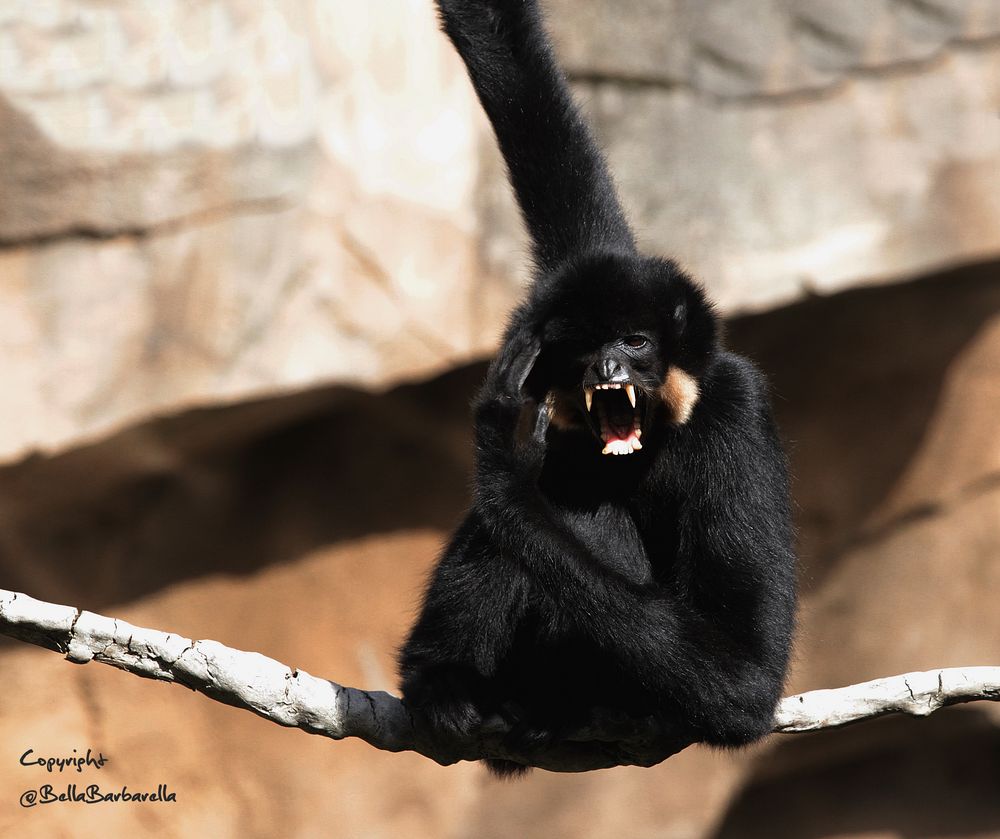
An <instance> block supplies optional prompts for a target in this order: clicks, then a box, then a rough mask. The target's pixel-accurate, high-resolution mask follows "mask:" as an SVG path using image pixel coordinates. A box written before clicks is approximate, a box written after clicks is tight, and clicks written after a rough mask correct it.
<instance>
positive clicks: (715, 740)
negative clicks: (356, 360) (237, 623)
mask: <svg viewBox="0 0 1000 839" xmlns="http://www.w3.org/2000/svg"><path fill="white" fill-rule="evenodd" d="M437 5H438V11H439V14H440V18H441V21H442V24H443V28H444V31H445V32H446V33H447V35H448V37H449V38H450V39H451V41H452V43H453V44H454V46H455V48H456V49H457V50H458V52H459V54H460V55H461V57H462V59H463V60H464V61H465V64H466V66H467V68H468V71H469V76H470V77H471V79H472V83H473V86H474V87H475V91H476V93H477V95H478V97H479V100H480V102H481V103H482V106H483V108H484V109H485V111H486V113H487V115H488V116H489V119H490V121H491V122H492V125H493V128H494V130H495V133H496V137H497V140H498V142H499V145H500V149H501V151H502V152H503V156H504V159H505V161H506V163H507V168H508V172H509V176H510V181H511V184H512V186H513V188H514V191H515V193H516V195H517V199H518V203H519V205H520V209H521V212H522V215H523V218H524V221H525V224H526V226H527V228H528V231H529V233H530V236H531V240H532V247H533V256H534V267H535V271H534V279H533V283H532V285H531V287H530V290H529V291H528V293H527V297H526V299H525V300H524V302H522V303H521V304H520V305H519V306H518V307H517V308H516V309H515V311H514V312H513V314H512V316H511V318H510V322H509V325H508V328H507V331H506V333H505V336H504V339H503V343H502V346H501V348H500V350H499V352H498V354H497V356H496V358H495V359H494V361H493V362H492V364H491V366H490V368H489V372H488V373H487V376H486V381H485V384H484V385H483V387H482V389H481V391H480V393H479V395H478V397H477V399H476V402H475V444H476V473H475V490H474V497H473V500H472V504H471V509H470V510H469V512H468V514H467V515H466V517H465V519H464V521H463V522H462V524H461V525H460V526H459V527H458V529H457V531H456V532H455V534H454V535H453V536H452V538H451V540H450V543H449V545H448V546H447V548H446V549H445V550H444V552H443V555H442V556H441V558H440V560H439V562H438V565H437V567H436V568H435V570H434V572H433V575H432V578H431V580H430V582H429V585H428V587H427V590H426V594H425V597H424V601H423V607H422V610H421V613H420V616H419V618H418V620H417V622H416V624H415V626H414V627H413V629H412V630H411V632H410V635H409V638H408V639H407V641H406V642H405V644H404V646H403V648H402V650H401V653H400V659H399V661H400V672H401V678H402V691H403V698H404V701H405V703H406V705H407V706H408V707H409V708H410V709H411V710H412V711H414V712H415V713H417V714H419V715H421V716H422V717H423V718H424V719H426V721H427V722H428V724H429V725H431V726H432V727H434V728H435V729H437V730H440V731H443V732H446V733H449V734H456V735H460V736H461V735H468V734H470V733H474V732H475V731H476V730H477V728H478V727H479V726H480V725H481V724H482V723H483V721H484V720H486V719H490V718H494V719H495V718H496V717H497V716H499V717H500V718H502V719H503V720H505V721H506V723H507V724H508V725H509V732H510V733H509V735H508V743H507V745H509V747H510V748H511V749H512V750H513V751H515V752H516V753H517V754H523V755H524V761H525V764H521V763H518V762H514V761H512V760H488V761H487V764H488V765H489V767H490V768H491V770H492V771H493V772H495V773H496V774H499V775H512V774H516V773H518V772H520V771H523V770H524V769H526V768H527V766H528V765H530V763H531V753H532V750H535V749H544V748H545V747H547V746H551V745H552V744H553V743H555V742H558V741H559V740H560V739H561V738H563V737H565V736H566V735H567V734H568V733H569V732H571V731H573V730H574V729H577V728H579V727H581V726H585V725H586V724H587V723H588V721H589V720H590V719H591V718H592V717H591V715H592V712H593V711H594V709H595V708H597V707H610V708H612V709H613V710H614V711H615V712H617V713H622V714H625V715H629V716H631V715H634V716H636V717H653V718H655V719H657V720H659V721H662V722H663V724H664V725H666V726H669V727H671V728H672V729H673V730H676V731H678V732H681V733H683V735H684V736H686V737H687V738H689V740H688V741H689V742H704V743H707V744H711V745H714V746H723V747H732V746H741V745H744V744H747V743H750V742H752V741H754V740H756V739H758V738H760V737H762V736H763V735H765V734H767V733H768V731H770V730H771V727H772V719H773V714H774V709H775V705H776V703H777V701H778V699H779V697H780V696H781V690H782V684H783V681H784V678H785V673H786V669H787V666H788V659H789V648H790V643H791V637H792V630H793V621H794V611H795V556H794V552H793V548H792V541H793V540H792V529H791V525H790V516H789V501H788V481H787V474H786V464H785V457H784V454H783V451H782V447H781V444H780V442H779V439H778V436H777V433H776V430H775V426H774V422H773V420H772V418H771V411H770V407H769V398H768V394H767V385H766V383H765V381H764V379H763V377H762V375H761V374H760V373H759V372H758V371H757V370H756V369H755V368H754V366H753V365H752V364H751V363H750V362H749V361H747V360H746V359H743V358H741V357H739V356H737V355H733V354H732V353H729V352H727V351H725V349H723V347H722V346H721V344H720V338H719V335H718V329H717V319H716V316H715V314H714V313H713V310H712V306H711V304H710V303H709V302H708V301H707V300H706V298H705V295H704V292H703V291H702V289H701V288H700V287H699V286H698V285H696V284H695V283H694V282H693V281H692V280H691V279H690V278H689V277H688V276H686V275H685V274H684V273H683V272H682V271H681V270H680V269H679V268H678V267H677V266H676V265H675V264H674V263H672V262H670V261H669V260H665V259H661V258H658V257H651V256H644V255H641V254H639V253H638V252H637V250H636V246H635V241H634V238H633V234H632V231H631V230H630V228H629V225H628V223H627V221H626V220H625V216H624V213H623V211H622V209H621V206H620V204H619V201H618V198H617V196H616V193H615V187H614V184H613V183H612V180H611V178H610V175H609V174H608V170H607V166H606V163H605V160H604V158H603V156H602V155H601V153H600V152H599V151H598V149H597V146H596V145H595V142H594V140H593V138H592V137H591V135H590V132H589V130H588V128H587V125H586V124H585V122H584V121H583V119H582V118H581V116H580V114H579V112H578V111H577V109H576V107H575V106H574V104H573V101H572V99H571V96H570V93H569V90H568V86H567V83H566V81H565V78H564V76H563V75H562V73H561V72H560V70H559V68H558V67H557V65H556V63H555V60H554V58H553V53H552V48H551V46H550V43H549V41H548V38H547V36H546V33H545V30H544V27H543V22H542V19H541V13H540V10H539V8H538V4H537V2H536V0H438V2H437Z"/></svg>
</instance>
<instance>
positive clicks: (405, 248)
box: [0, 0, 1000, 462]
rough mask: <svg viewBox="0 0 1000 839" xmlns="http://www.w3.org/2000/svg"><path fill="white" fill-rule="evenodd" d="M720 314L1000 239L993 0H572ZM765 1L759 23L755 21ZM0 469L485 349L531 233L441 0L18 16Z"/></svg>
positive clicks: (608, 126) (594, 63) (642, 218)
mask: <svg viewBox="0 0 1000 839" xmlns="http://www.w3.org/2000/svg"><path fill="white" fill-rule="evenodd" d="M547 7H548V8H549V11H550V18H551V22H552V26H553V29H554V31H555V34H556V36H557V40H558V42H559V46H560V50H561V52H562V53H563V55H564V56H565V59H566V62H567V65H568V67H569V68H570V71H571V73H572V74H573V76H574V77H575V78H576V79H577V83H578V89H579V92H580V93H581V95H582V96H583V98H584V100H585V102H586V105H587V109H588V110H589V111H590V112H591V113H592V114H593V116H594V119H595V121H596V125H597V130H598V134H599V136H600V138H601V140H602V142H603V143H604V144H605V145H606V146H607V148H608V151H609V154H610V156H611V159H612V164H613V166H614V169H615V171H616V173H617V175H618V178H619V181H620V183H621V186H622V190H623V193H624V197H625V201H626V204H627V205H628V206H629V208H630V210H631V212H632V215H633V216H634V218H635V221H636V223H637V225H638V227H639V229H640V230H641V232H642V236H643V238H644V240H645V242H646V243H647V244H648V245H649V246H650V247H651V248H652V249H654V250H660V251H663V252H665V253H669V254H672V255H676V256H677V257H679V258H680V259H681V260H683V261H684V262H685V263H686V264H687V265H689V266H690V267H691V268H692V270H693V271H694V272H695V273H696V274H697V275H698V276H699V277H701V278H702V279H703V280H704V281H705V283H706V284H707V285H708V286H709V288H710V289H711V291H712V292H713V294H714V295H715V296H716V297H717V298H718V300H719V301H720V303H721V304H722V306H723V308H724V309H725V310H727V311H730V312H733V311H744V310H752V309H766V308H769V307H772V306H775V305H778V304H783V303H786V302H788V301H791V300H795V299H798V298H801V297H803V296H804V295H809V294H812V293H814V292H820V293H827V292H830V291H832V290H836V289H841V288H845V287H850V286H855V285H861V284H867V283H871V282H876V281H882V280H887V279H899V278H903V277H906V276H909V275H911V274H912V273H913V272H917V271H924V270H929V269H930V268H933V267H936V266H941V265H946V264H951V263H956V262H960V261H969V260H974V259H981V258H986V257H989V256H990V255H996V254H997V253H1000V232H998V231H1000V203H998V202H1000V199H998V196H1000V123H998V121H997V118H996V114H997V113H998V111H1000V46H998V42H997V38H998V37H1000V21H998V16H1000V12H998V9H997V5H996V3H995V2H992V0H965V2H962V1H961V0H931V2H924V1H923V0H921V2H919V3H917V2H895V1H893V2H890V0H879V2H877V3H867V2H850V3H829V2H825V0H796V2H791V3H777V2H760V3H754V4H750V6H747V5H746V4H739V5H737V4H733V3H729V2H713V3H681V2H674V0H630V2H628V3H622V2H617V0H616V1H615V2H612V0H579V2H577V0H573V2H572V3H571V2H568V0H549V2H548V3H547ZM748 10H752V11H748ZM0 195H2V200H0V366H2V368H3V371H4V380H3V381H4V388H3V393H2V396H0V460H2V461H5V462H12V461H15V460H17V459H18V458H20V457H23V456H25V455H26V454H27V453H29V452H30V451H32V450H35V449H38V450H41V451H60V450H65V449H67V448H70V447H72V446H74V445H78V444H82V443H85V442H87V441H91V440H96V439H99V438H101V437H102V436H105V435H107V434H111V433H113V432H114V431H115V430H117V429H120V428H121V427H123V426H124V425H127V424H129V423H132V422H137V421H141V420H143V419H145V418H148V417H150V416H154V415H157V414H159V413H163V412H170V411H176V410H183V409H187V408H190V407H192V406H196V405H209V404H216V403H226V402H229V401H232V400H237V399H244V398H250V397H253V396H258V395H262V394H268V393H284V392H288V391H289V390H291V389H297V388H301V387H308V386H314V385H317V384H322V383H328V382H339V383H353V384H357V385H361V386H364V387H367V388H384V387H387V386H390V385H391V384H392V383H394V382H398V381H401V380H404V379H412V378H415V377H420V376H425V375H429V374H431V373H434V372H440V371H442V370H444V369H447V368H448V367H449V366H451V365H454V364H456V363H462V362H465V361H468V360H469V359H471V358H473V357H481V356H484V355H486V354H488V353H489V352H490V350H491V349H492V347H493V344H494V341H495V338H496V335H497V333H498V331H499V329H500V328H501V325H502V321H503V317H504V316H505V314H506V312H507V310H508V309H509V307H510V306H511V304H512V303H513V301H514V300H515V299H516V298H517V295H518V294H519V291H520V278H522V277H523V275H524V258H523V257H524V254H525V247H524V241H523V237H522V235H521V232H520V229H519V226H518V223H517V220H516V214H515V213H514V212H513V208H512V205H511V200H510V196H509V193H508V190H507V188H506V186H505V184H504V183H503V178H502V173H501V171H500V168H499V166H498V161H497V156H496V151H495V149H493V144H492V139H491V138H490V137H489V136H488V135H487V133H486V131H485V125H484V120H483V117H482V115H481V113H480V112H479V109H478V105H477V104H476V103H475V101H474V98H473V96H472V93H471V90H470V88H469V86H468V84H467V81H466V79H465V77H464V71H463V70H462V68H461V66H460V64H459V62H458V60H457V58H456V57H455V56H454V55H453V54H452V52H451V50H450V48H449V46H448V45H447V43H446V41H445V40H444V38H443V37H441V36H440V35H439V34H438V33H437V32H436V31H435V24H434V20H433V15H432V11H431V3H430V0H384V1H383V2H380V3H377V4H358V3H351V2H348V0H310V2H306V3H299V2H294V0H268V2H263V3H255V2H247V0H214V2H204V3H192V2H186V0H160V2H157V3H154V4H151V5H150V4H147V5H141V6H135V7H132V6H129V7H125V6H120V5H115V4H92V3H85V2H82V0H66V2H51V3H49V2H46V3H26V4H10V3H8V4H3V8H2V9H0Z"/></svg>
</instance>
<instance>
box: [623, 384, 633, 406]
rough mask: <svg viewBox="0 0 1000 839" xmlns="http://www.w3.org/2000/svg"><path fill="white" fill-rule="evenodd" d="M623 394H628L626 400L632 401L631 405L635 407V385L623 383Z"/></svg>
mask: <svg viewBox="0 0 1000 839" xmlns="http://www.w3.org/2000/svg"><path fill="white" fill-rule="evenodd" d="M625 394H626V395H627V396H628V401H629V402H631V403H632V407H633V408H634V407H635V385H633V384H627V385H625Z"/></svg>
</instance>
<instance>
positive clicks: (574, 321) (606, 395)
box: [529, 257, 715, 455]
mask: <svg viewBox="0 0 1000 839" xmlns="http://www.w3.org/2000/svg"><path fill="white" fill-rule="evenodd" d="M531 305H532V307H533V308H534V310H535V312H536V315H541V318H540V321H541V323H540V324H539V326H538V329H539V333H540V334H541V336H542V350H541V352H540V354H539V357H538V361H537V362H536V364H535V369H534V370H533V372H532V376H531V378H530V379H529V387H533V388H534V390H535V392H536V394H537V395H538V397H539V398H542V397H543V396H544V397H545V398H548V399H549V400H550V402H551V404H552V409H553V416H552V426H553V427H554V428H555V429H556V430H557V431H568V430H571V429H577V430H579V429H586V430H589V431H590V432H591V433H592V434H593V435H594V437H595V438H596V439H595V444H597V445H600V447H601V452H602V453H603V454H605V455H631V454H634V453H635V452H638V451H641V450H642V447H643V435H644V434H648V432H649V429H650V428H651V427H652V426H653V424H654V423H656V422H663V421H666V422H672V423H674V424H683V423H684V422H686V421H687V420H688V418H689V417H690V414H691V412H692V410H693V408H694V405H695V403H696V402H697V398H698V382H697V374H698V372H699V371H701V370H702V369H703V368H704V364H705V363H706V361H707V356H708V354H709V353H710V352H711V347H713V346H714V335H715V332H714V317H713V316H712V314H711V311H710V310H709V309H708V307H707V305H706V304H705V303H704V301H703V298H702V296H701V294H700V292H699V291H698V290H697V289H695V288H694V287H693V286H692V285H691V283H690V281H688V280H687V279H686V278H685V277H684V276H683V275H682V274H680V272H678V271H677V269H676V268H675V267H674V266H673V265H672V264H670V263H664V262H660V261H656V260H646V259H637V258H633V259H625V258H622V257H614V258H611V257H603V258H601V259H600V260H591V261H589V262H588V263H587V264H586V265H584V266H577V267H575V268H574V269H573V270H572V271H570V272H567V273H565V274H563V275H561V276H559V277H557V278H554V279H553V281H552V284H551V286H550V287H548V288H545V289H543V291H542V292H541V293H540V295H539V299H538V300H537V301H534V302H533V303H532V304H531ZM692 316H693V317H692Z"/></svg>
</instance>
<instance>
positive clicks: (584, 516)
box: [556, 503, 653, 585]
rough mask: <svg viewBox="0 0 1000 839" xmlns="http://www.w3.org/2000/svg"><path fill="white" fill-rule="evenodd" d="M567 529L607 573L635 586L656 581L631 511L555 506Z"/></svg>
mask: <svg viewBox="0 0 1000 839" xmlns="http://www.w3.org/2000/svg"><path fill="white" fill-rule="evenodd" d="M556 512H557V514H558V515H559V517H560V519H561V520H562V522H563V523H564V524H565V525H566V527H567V529H569V530H570V531H572V533H573V534H574V535H575V536H576V538H577V539H578V540H579V541H580V542H582V543H583V545H584V547H585V548H586V549H587V550H588V551H589V552H590V553H591V554H592V555H593V556H594V557H596V558H597V559H598V561H600V562H601V564H602V565H604V566H605V567H606V568H607V569H608V570H610V571H614V572H615V573H617V574H620V575H621V576H622V577H624V578H625V579H627V580H629V581H630V582H633V583H636V584H640V585H641V584H643V583H649V582H652V580H653V566H652V563H651V562H650V558H649V553H648V551H647V548H646V542H645V540H644V539H643V537H642V534H641V533H640V531H639V528H638V526H637V525H636V522H635V520H634V519H633V517H632V515H631V513H630V512H629V511H628V509H626V508H624V507H621V506H618V505H616V504H611V503H606V504H601V505H599V506H597V507H595V508H593V509H589V510H578V509H572V508H569V507H559V506H556Z"/></svg>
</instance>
